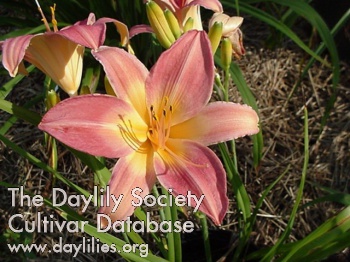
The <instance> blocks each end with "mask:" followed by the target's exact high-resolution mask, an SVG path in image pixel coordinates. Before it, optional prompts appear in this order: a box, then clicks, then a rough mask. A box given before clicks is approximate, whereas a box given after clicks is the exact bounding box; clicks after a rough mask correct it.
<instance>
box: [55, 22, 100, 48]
mask: <svg viewBox="0 0 350 262" xmlns="http://www.w3.org/2000/svg"><path fill="white" fill-rule="evenodd" d="M56 34H58V35H61V36H64V37H65V38H67V39H69V40H71V41H72V42H74V43H77V44H79V45H82V46H86V47H88V48H91V49H97V48H98V47H100V46H101V45H102V44H103V42H104V40H105V38H106V25H105V24H103V23H96V24H93V25H72V26H68V27H65V28H62V29H61V30H60V31H58V32H56Z"/></svg>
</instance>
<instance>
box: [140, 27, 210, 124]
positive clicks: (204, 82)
mask: <svg viewBox="0 0 350 262" xmlns="http://www.w3.org/2000/svg"><path fill="white" fill-rule="evenodd" d="M213 80H214V62H213V55H212V53H211V47H210V43H209V40H208V38H207V35H206V33H205V32H203V31H195V30H193V31H190V32H188V33H186V34H184V35H183V36H182V37H181V38H179V39H178V40H177V41H176V42H175V44H174V45H173V46H172V47H171V48H170V49H169V50H167V51H165V52H164V53H163V54H162V55H161V56H160V58H159V60H158V62H157V63H156V64H155V66H154V67H153V68H152V70H151V73H150V76H149V78H148V79H147V82H146V89H147V106H148V108H150V107H151V106H153V108H154V111H155V112H156V113H158V114H160V113H161V112H162V111H163V109H164V101H165V100H168V105H171V106H172V108H173V114H172V123H174V124H176V123H179V122H182V121H185V120H187V119H189V118H191V117H192V116H194V115H196V114H197V113H198V112H199V111H200V110H202V108H203V107H204V106H205V105H206V104H207V103H208V101H209V99H210V96H211V93H212V88H213Z"/></svg>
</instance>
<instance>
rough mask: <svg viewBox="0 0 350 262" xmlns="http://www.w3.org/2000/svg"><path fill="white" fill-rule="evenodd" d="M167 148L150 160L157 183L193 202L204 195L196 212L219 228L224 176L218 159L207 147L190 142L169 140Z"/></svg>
mask: <svg viewBox="0 0 350 262" xmlns="http://www.w3.org/2000/svg"><path fill="white" fill-rule="evenodd" d="M167 146H168V149H167V150H164V151H160V150H159V151H158V152H157V153H159V155H157V154H155V158H154V159H155V161H154V167H155V170H156V173H157V178H158V180H159V182H160V183H161V184H162V185H163V186H164V187H165V188H167V189H169V188H171V189H173V194H174V195H179V194H181V195H187V193H188V192H189V191H191V193H192V194H194V195H196V196H197V199H199V198H200V197H201V196H202V195H204V200H203V202H202V204H201V205H200V207H199V210H200V211H202V212H204V213H205V214H207V215H208V216H209V217H210V218H211V219H212V220H213V221H214V223H215V224H216V225H219V224H220V223H221V222H222V220H223V218H224V216H225V214H226V211H227V208H228V199H227V196H226V174H225V171H224V168H223V166H222V164H221V162H220V160H219V159H218V158H217V156H216V155H215V154H214V152H212V151H211V150H210V149H209V148H207V147H204V146H202V145H200V144H198V143H195V142H192V141H186V140H183V141H180V140H174V139H169V140H168V141H167ZM194 205H195V203H193V202H192V204H191V206H194Z"/></svg>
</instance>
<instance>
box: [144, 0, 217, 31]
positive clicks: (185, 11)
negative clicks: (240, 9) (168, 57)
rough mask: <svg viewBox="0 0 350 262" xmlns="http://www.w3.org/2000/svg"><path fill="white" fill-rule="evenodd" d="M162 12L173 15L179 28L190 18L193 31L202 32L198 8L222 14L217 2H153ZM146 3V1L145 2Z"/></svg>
mask: <svg viewBox="0 0 350 262" xmlns="http://www.w3.org/2000/svg"><path fill="white" fill-rule="evenodd" d="M154 1H155V2H156V3H157V4H158V5H159V6H161V7H162V8H163V9H164V10H165V9H169V10H170V11H171V12H173V13H174V14H175V16H176V17H177V19H178V21H179V25H180V26H181V27H183V26H185V23H186V21H187V20H188V19H189V18H190V17H191V18H192V19H193V20H194V24H193V29H197V30H203V27H202V19H201V15H200V10H199V8H200V6H203V7H204V8H207V9H210V10H212V11H214V12H222V5H221V3H220V1H219V0H154ZM145 2H147V1H145Z"/></svg>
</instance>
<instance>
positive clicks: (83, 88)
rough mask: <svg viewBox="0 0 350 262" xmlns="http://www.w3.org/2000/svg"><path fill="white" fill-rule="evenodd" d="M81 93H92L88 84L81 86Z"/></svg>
mask: <svg viewBox="0 0 350 262" xmlns="http://www.w3.org/2000/svg"><path fill="white" fill-rule="evenodd" d="M80 94H81V95H89V94H91V91H90V88H89V87H88V86H82V87H81V88H80Z"/></svg>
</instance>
